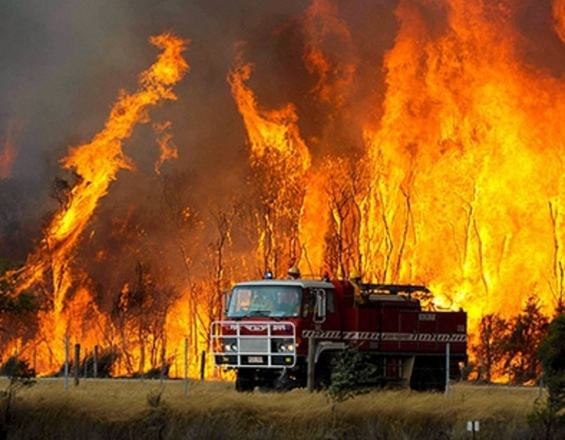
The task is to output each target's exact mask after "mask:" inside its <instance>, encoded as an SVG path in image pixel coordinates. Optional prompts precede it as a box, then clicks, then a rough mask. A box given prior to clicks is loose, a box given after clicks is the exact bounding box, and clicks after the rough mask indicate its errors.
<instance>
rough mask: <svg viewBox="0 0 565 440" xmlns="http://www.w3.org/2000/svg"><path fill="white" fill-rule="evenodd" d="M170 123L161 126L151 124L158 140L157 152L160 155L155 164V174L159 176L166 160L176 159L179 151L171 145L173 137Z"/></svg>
mask: <svg viewBox="0 0 565 440" xmlns="http://www.w3.org/2000/svg"><path fill="white" fill-rule="evenodd" d="M171 126H172V124H171V123H170V122H165V123H163V124H153V128H154V130H155V132H156V133H158V134H159V135H160V136H159V139H158V143H159V150H160V151H161V154H160V156H159V159H158V160H157V162H155V173H157V174H161V166H162V165H163V164H164V163H165V162H166V161H168V160H173V159H178V158H179V151H178V149H177V147H176V145H174V143H173V135H172V134H171V131H170V130H171Z"/></svg>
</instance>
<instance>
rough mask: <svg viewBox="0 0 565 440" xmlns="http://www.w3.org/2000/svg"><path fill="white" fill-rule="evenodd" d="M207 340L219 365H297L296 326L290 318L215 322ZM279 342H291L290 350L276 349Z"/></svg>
mask: <svg viewBox="0 0 565 440" xmlns="http://www.w3.org/2000/svg"><path fill="white" fill-rule="evenodd" d="M210 341H211V345H212V350H211V351H212V355H213V356H214V361H215V363H216V366H218V367H228V368H292V367H294V366H295V365H296V327H295V325H294V323H292V322H289V321H284V322H281V321H276V322H272V321H214V322H213V323H212V326H211V335H210ZM281 341H285V343H288V344H291V345H292V347H293V349H292V350H286V351H278V350H277V347H278V346H279V345H280V342H281ZM226 346H228V348H229V350H228V349H226Z"/></svg>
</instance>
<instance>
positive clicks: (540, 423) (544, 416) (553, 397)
mask: <svg viewBox="0 0 565 440" xmlns="http://www.w3.org/2000/svg"><path fill="white" fill-rule="evenodd" d="M538 356H539V359H541V363H542V366H543V372H544V375H543V378H544V382H545V385H546V386H547V391H548V396H547V399H543V400H540V401H538V402H536V406H535V408H534V411H533V412H532V414H531V415H530V422H531V423H532V425H533V426H535V427H538V428H541V431H542V433H543V436H544V437H545V438H546V439H551V438H563V437H565V314H561V315H559V316H558V317H557V318H555V319H554V320H553V322H552V323H551V324H550V325H549V328H548V332H547V336H546V337H545V338H544V340H543V341H542V343H541V345H540V348H539V351H538Z"/></svg>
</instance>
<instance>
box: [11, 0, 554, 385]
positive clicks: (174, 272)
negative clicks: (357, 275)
mask: <svg viewBox="0 0 565 440" xmlns="http://www.w3.org/2000/svg"><path fill="white" fill-rule="evenodd" d="M385 3H386V2H385ZM542 3H543V2H542ZM373 6H374V7H375V9H374V11H376V12H370V10H372V9H371V7H373ZM385 6H386V7H385ZM364 7H365V8H366V9H367V11H366V13H367V17H365V16H364V15H365V10H364ZM364 7H363V2H358V3H356V2H351V3H350V2H338V1H332V0H314V1H313V2H311V3H310V4H309V5H306V7H305V8H304V7H303V8H302V9H301V12H299V13H298V14H296V15H293V16H292V17H290V18H289V17H286V18H285V19H284V20H283V23H282V24H281V26H280V27H278V28H275V30H274V31H272V32H270V36H271V38H272V39H273V40H274V41H275V42H276V44H275V45H274V48H273V50H272V51H271V52H269V55H272V53H277V54H278V56H280V57H281V60H282V61H280V62H279V63H278V64H277V63H275V64H274V65H270V64H269V63H265V62H264V60H263V62H262V60H261V57H260V56H257V59H255V58H254V56H256V55H257V54H258V53H259V54H261V53H263V52H262V51H264V48H262V46H261V42H259V43H256V42H253V41H248V42H247V43H248V44H247V45H243V44H241V43H240V42H239V43H238V44H233V47H234V48H235V51H234V52H235V53H234V54H230V60H229V63H230V64H231V67H230V68H228V69H225V70H223V71H222V72H221V73H222V87H216V88H217V89H218V90H223V93H226V94H227V93H229V94H230V97H229V98H230V100H233V101H232V103H234V104H235V105H234V106H233V107H231V108H227V109H224V108H222V109H221V110H218V111H216V113H214V112H211V114H209V115H208V116H209V117H208V120H206V121H205V123H204V125H206V126H209V127H212V129H210V130H211V131H213V132H217V133H214V135H216V136H217V137H216V138H213V139H220V140H216V141H215V142H216V143H217V144H218V145H220V146H223V147H222V148H224V149H225V150H226V155H227V154H228V153H227V151H228V150H229V147H228V146H232V145H236V146H237V148H238V150H237V153H233V156H230V158H231V159H230V162H228V163H229V165H230V166H229V167H224V169H221V170H219V172H218V171H216V172H215V173H210V172H209V169H210V166H202V167H200V168H202V169H199V167H198V166H192V164H191V163H190V164H188V165H186V163H188V162H190V161H191V160H192V159H193V156H191V155H192V154H194V155H195V156H194V158H195V160H198V156H197V153H196V150H198V149H200V150H201V152H200V154H202V155H206V152H207V151H208V148H209V147H210V146H211V145H212V143H213V142H212V141H210V139H212V138H211V137H210V138H206V140H205V142H204V141H203V142H201V143H200V144H198V145H199V146H195V145H192V144H191V143H190V142H187V143H186V145H183V144H180V143H179V142H178V140H177V139H178V138H181V139H184V138H183V136H182V135H183V134H184V133H185V132H187V131H189V130H187V129H186V128H185V127H184V125H182V124H181V125H180V126H179V124H178V120H179V119H180V120H181V121H183V120H184V119H183V118H185V114H184V113H182V111H181V110H177V111H178V112H179V114H180V115H181V117H180V118H178V117H176V118H173V119H175V121H174V123H171V121H165V122H159V121H157V120H156V121H154V122H153V131H154V132H155V133H153V136H154V135H155V134H156V135H157V137H158V139H157V141H156V143H157V144H158V145H159V149H160V157H159V159H158V160H157V161H156V162H153V163H152V165H151V166H150V167H149V169H150V170H151V173H152V177H147V176H144V175H143V174H142V171H139V172H138V171H136V170H135V165H136V164H134V160H132V159H129V158H127V157H126V156H125V153H124V152H123V149H122V146H123V144H124V143H125V142H126V141H128V139H129V138H130V136H132V135H133V129H134V127H135V126H136V125H138V124H141V123H146V122H148V121H149V120H150V115H149V114H148V110H149V108H150V107H154V106H155V105H156V104H157V103H158V102H159V101H162V100H174V99H176V95H175V94H174V93H173V91H172V87H173V86H175V85H176V83H177V82H179V81H180V79H181V78H182V77H183V76H184V74H185V73H186V71H187V70H188V65H187V63H186V61H185V60H184V58H183V50H184V42H183V41H182V40H180V39H178V38H177V37H174V36H171V35H162V36H160V37H155V38H153V39H152V42H153V43H154V44H156V45H157V46H159V47H160V48H161V49H162V53H161V55H160V56H159V58H158V60H157V62H156V63H155V64H154V65H153V66H152V67H150V68H149V69H148V70H146V71H145V72H144V73H143V74H142V75H141V78H140V80H139V85H138V90H137V92H135V93H133V94H125V93H124V94H122V95H121V96H120V98H119V99H118V101H117V103H116V104H115V105H114V107H113V108H112V110H111V112H110V116H109V117H108V119H107V121H106V123H105V126H104V128H103V129H102V130H101V131H99V133H98V134H97V135H95V136H94V138H93V140H92V141H91V142H90V143H87V144H83V145H80V146H79V147H76V148H73V149H71V150H70V152H69V154H68V155H67V156H66V158H65V159H63V162H62V165H63V167H64V168H67V169H71V170H74V172H75V173H76V175H77V177H76V181H75V182H74V183H73V185H72V186H70V187H69V188H66V190H65V191H63V192H62V193H63V194H64V197H63V198H62V200H61V202H62V203H61V206H60V207H59V209H58V210H57V212H56V213H55V215H54V216H53V218H52V220H51V221H50V222H49V224H48V225H47V227H46V228H45V232H44V238H43V239H42V241H41V242H40V245H39V246H37V248H36V250H35V251H33V252H31V254H30V256H29V257H28V259H27V263H26V264H25V265H24V266H23V268H22V269H20V270H17V271H15V272H12V273H11V275H10V278H9V280H10V283H12V286H13V291H14V292H15V293H18V292H32V293H33V294H34V295H36V296H38V297H40V298H42V300H43V301H44V302H45V304H44V307H42V309H41V311H40V312H38V313H37V314H36V316H35V317H34V321H33V322H34V325H33V326H32V325H27V326H25V325H24V326H23V329H22V328H20V327H18V325H20V326H21V323H20V324H18V323H17V322H15V323H11V324H10V325H13V326H14V327H13V328H14V335H16V336H14V337H13V338H11V339H9V340H7V342H6V343H7V344H8V345H7V347H6V348H5V349H4V350H3V354H4V355H6V354H10V353H13V352H14V351H17V352H18V353H19V355H21V356H24V357H26V358H27V359H29V360H32V359H33V365H34V366H35V367H37V368H38V370H39V371H40V372H42V373H49V372H52V371H54V370H56V369H58V368H59V367H60V365H61V362H62V359H63V357H64V344H63V339H64V336H65V335H69V336H70V338H71V340H72V342H75V341H76V342H81V343H82V344H83V348H84V349H86V350H87V351H88V352H91V351H92V349H93V348H94V346H95V345H99V346H100V347H104V348H110V349H112V350H117V351H118V352H121V353H122V354H123V356H122V357H121V359H120V361H119V363H118V364H116V366H115V371H114V373H115V374H135V373H138V372H140V371H143V370H148V369H150V368H151V367H155V366H156V365H158V364H159V363H160V362H162V361H163V360H166V362H167V363H170V364H171V365H172V370H171V374H173V375H175V374H176V375H180V374H181V370H182V365H181V364H182V359H183V349H184V339H185V338H188V341H189V344H190V365H191V374H197V370H198V359H199V353H200V352H201V350H205V349H206V347H207V343H208V325H209V322H210V321H211V320H212V319H214V318H215V317H218V316H219V315H220V314H221V306H222V304H221V302H222V292H223V291H224V290H225V289H227V288H229V285H230V284H231V283H233V282H236V281H239V280H241V279H245V278H251V277H253V278H255V277H258V276H260V274H261V273H262V272H263V271H264V270H266V269H270V270H273V271H275V272H276V273H277V275H279V276H284V273H285V271H286V269H287V268H288V267H289V266H290V265H292V264H298V265H299V266H300V268H301V269H302V271H303V272H306V273H310V274H313V275H315V276H319V275H320V274H321V273H322V272H324V271H328V272H330V273H331V274H332V275H334V276H338V277H345V276H347V275H348V273H349V272H350V271H351V270H353V269H355V270H358V271H361V272H362V273H363V275H364V278H365V279H366V280H368V281H379V282H399V283H423V284H426V285H428V286H429V287H430V288H431V290H432V291H433V293H434V295H435V303H436V306H439V307H445V308H459V307H463V308H464V309H466V310H467V311H468V312H469V317H470V330H471V332H473V331H474V330H475V329H476V325H477V322H478V320H479V319H480V317H481V316H482V315H484V314H486V313H497V314H501V315H504V316H511V315H513V314H515V313H517V312H518V311H519V310H520V308H521V307H522V305H523V304H524V301H525V300H526V299H527V298H528V297H529V296H530V295H532V294H534V295H536V296H537V297H538V298H539V299H540V302H541V303H542V305H543V307H544V308H545V311H546V312H548V313H550V312H551V311H553V310H554V309H555V308H556V307H558V306H562V305H563V299H564V280H565V278H564V277H565V267H564V264H565V261H564V260H565V253H564V246H565V234H564V232H563V231H564V228H563V226H564V224H563V223H564V219H565V217H564V210H565V199H564V198H565V181H564V179H563V177H562V176H563V172H564V164H563V161H562V158H561V156H562V153H563V151H564V149H565V124H563V115H565V81H564V79H563V75H564V74H565V65H563V64H564V60H565V59H564V58H563V57H561V58H559V56H554V55H553V54H554V53H562V52H563V51H564V50H565V37H564V36H565V28H564V22H565V9H564V8H565V2H563V1H562V0H555V1H553V2H546V3H545V4H544V5H543V6H539V4H538V2H534V1H526V0H523V1H519V0H516V1H513V0H500V1H486V0H484V1H479V0H476V1H464V0H442V1H431V0H400V1H399V2H394V4H392V2H391V3H390V4H389V3H386V5H384V3H383V4H382V5H381V4H379V5H372V6H371V7H369V5H365V6H364ZM387 8H388V9H387ZM357 9H359V10H357ZM385 10H389V15H383V17H384V18H383V17H381V16H379V14H381V13H382V14H384V12H383V11H385ZM392 10H393V11H394V13H392V12H390V11H392ZM540 10H541V11H542V12H543V14H544V15H543V17H545V18H546V23H547V24H548V27H547V29H545V30H544V34H543V35H544V37H543V39H540V40H539V41H538V40H534V39H533V37H531V35H530V34H529V33H528V28H527V26H526V25H524V24H522V21H523V19H524V16H525V15H526V14H528V13H529V12H530V11H535V12H536V13H537V11H540ZM371 14H373V15H371ZM387 17H388V18H387ZM252 18H253V17H252V16H251V17H250V18H249V20H250V21H253V20H252ZM242 20H243V19H242ZM369 22H370V23H376V24H378V25H379V26H381V27H382V29H383V30H382V31H381V30H380V28H377V29H374V28H372V27H371V26H370V23H369ZM536 35H537V34H536ZM187 36H191V34H190V31H187ZM229 43H230V44H232V43H234V42H231V41H230V42H229ZM543 44H550V45H551V47H553V48H554V49H555V48H557V50H554V51H553V52H551V51H547V52H544V50H541V49H539V46H540V45H543ZM224 45H225V44H224ZM281 48H282V49H281ZM277 51H278V52H277ZM540 53H541V55H540ZM545 53H547V56H546V57H545V58H544V56H545V55H544V54H545ZM540 59H542V60H543V62H540V61H539V60H540ZM198 61H199V62H200V63H201V64H200V66H205V65H206V63H211V60H210V59H209V58H207V57H206V56H205V57H201V58H200V59H199V60H198ZM253 62H257V65H254V64H252V63H253ZM191 66H193V68H195V67H194V66H195V63H194V62H192V61H191ZM196 66H199V65H198V63H196ZM265 66H267V68H266V67H265ZM195 69H196V73H195V74H196V75H198V74H200V75H203V74H202V73H199V72H198V68H195ZM190 80H191V77H189V78H188V80H187V81H188V82H189V83H190ZM201 81H202V79H201ZM201 84H203V85H202V87H203V90H204V92H199V91H198V90H197V89H196V88H192V89H191V90H190V91H189V92H190V93H189V94H190V96H191V97H190V98H189V99H183V98H185V97H184V94H183V93H185V92H183V93H181V95H180V96H181V99H180V100H178V102H177V103H175V104H174V105H175V107H176V108H177V109H183V108H187V107H189V106H192V105H196V104H195V103H193V101H194V99H193V98H192V95H195V96H199V97H200V98H201V100H202V101H205V102H206V103H208V99H209V98H210V103H213V102H214V101H213V96H214V95H213V94H211V96H208V89H207V88H206V87H208V86H209V83H208V82H206V81H203V82H202V83H201ZM210 105H211V106H212V104H210ZM224 114H229V115H230V116H229V118H228V119H229V120H230V121H231V123H232V124H235V125H237V127H238V129H237V130H239V132H237V134H235V135H234V134H233V131H234V128H233V126H230V125H229V124H226V125H222V124H221V123H220V122H219V121H220V120H221V119H222V118H223V117H224ZM198 116H199V115H193V117H198ZM216 118H217V119H218V121H216ZM157 119H158V118H157ZM192 128H193V129H196V128H195V127H192ZM173 135H174V138H173ZM134 139H135V137H134ZM138 142H139V139H136V140H135V142H132V143H134V144H135V143H138ZM1 151H2V152H1V153H0V165H1V168H0V170H1V173H0V177H1V178H3V179H7V178H8V177H9V171H6V170H8V169H11V167H12V162H13V156H14V151H15V150H14V147H13V146H12V143H5V144H4V146H3V149H2V150H1ZM183 152H184V153H183ZM183 154H184V156H183ZM230 154H231V153H230ZM210 156H212V157H214V153H210ZM185 157H188V158H189V159H190V160H186V159H185ZM166 160H172V162H171V165H170V166H169V165H167V166H164V162H165V161H166ZM141 162H143V160H141ZM175 162H176V163H177V164H180V165H172V164H174V163H175ZM183 165H184V167H183ZM231 165H233V167H232V166H231ZM225 168H229V169H225ZM231 168H233V169H234V170H232V169H231ZM120 170H128V171H126V172H124V171H122V172H120ZM187 170H188V171H187ZM232 171H233V174H230V172H232ZM136 173H138V174H136ZM199 173H200V174H201V177H200V178H198V179H195V180H192V179H193V178H192V176H193V175H198V174H199ZM187 176H189V177H187ZM226 176H227V177H226ZM136 179H138V180H139V179H145V180H146V181H147V182H149V185H146V186H145V187H143V188H145V189H144V190H139V188H142V187H141V186H139V187H138V185H140V184H138V183H137V180H136ZM224 180H225V182H226V183H225V184H224V185H223V186H222V187H221V191H218V189H217V187H216V186H215V185H217V184H218V181H224ZM120 184H121V185H122V186H120ZM114 187H116V189H115V190H114ZM141 193H142V194H143V195H140V194H141ZM103 200H104V202H103ZM145 205H147V206H150V208H151V209H149V210H145V211H144V210H142V209H141V208H140V207H142V206H145ZM0 238H1V237H0ZM1 243H2V242H1V241H0V244H1ZM208 373H209V374H211V373H212V369H211V366H210V365H208Z"/></svg>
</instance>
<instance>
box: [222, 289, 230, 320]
mask: <svg viewBox="0 0 565 440" xmlns="http://www.w3.org/2000/svg"><path fill="white" fill-rule="evenodd" d="M230 297H231V291H228V292H224V293H223V294H222V310H223V311H224V316H225V315H227V313H228V310H229V307H230Z"/></svg>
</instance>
